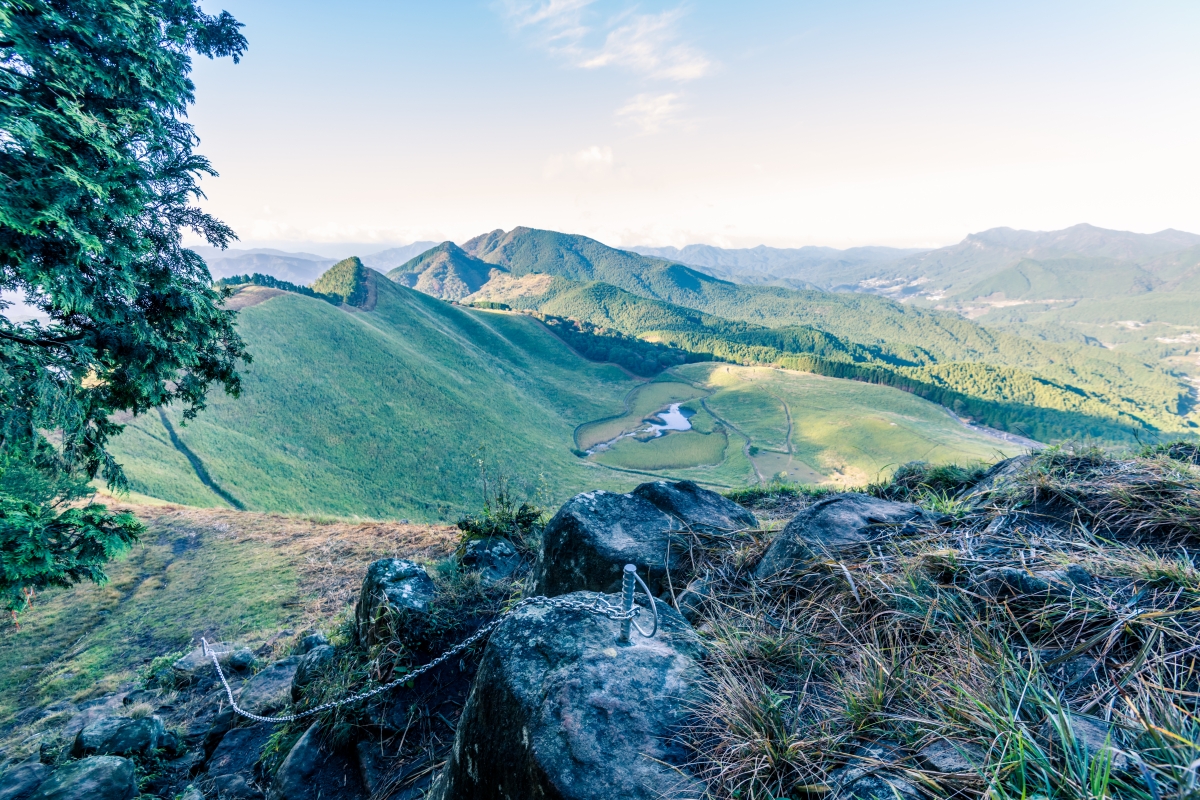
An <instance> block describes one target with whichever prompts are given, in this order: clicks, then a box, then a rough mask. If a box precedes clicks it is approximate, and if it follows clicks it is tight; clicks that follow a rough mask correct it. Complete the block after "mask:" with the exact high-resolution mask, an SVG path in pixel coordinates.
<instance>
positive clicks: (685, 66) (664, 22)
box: [579, 8, 712, 81]
mask: <svg viewBox="0 0 1200 800" xmlns="http://www.w3.org/2000/svg"><path fill="white" fill-rule="evenodd" d="M682 16H683V9H682V8H676V9H674V10H672V11H664V12H662V13H661V14H631V15H629V16H628V18H627V19H628V21H627V22H625V24H623V25H619V26H617V27H615V28H613V29H612V30H610V31H609V32H608V35H607V36H606V37H605V39H604V46H603V47H602V48H600V50H599V51H598V52H596V53H595V54H593V55H591V56H589V57H587V58H586V59H585V60H583V61H582V62H580V63H579V66H581V67H583V68H584V69H596V68H598V67H607V66H619V67H625V68H627V69H629V70H632V71H633V72H636V73H639V74H641V75H646V76H649V77H651V78H664V79H668V80H674V81H691V80H695V79H696V78H702V77H704V76H705V75H707V74H708V72H709V71H710V70H711V69H712V62H711V61H709V60H708V59H707V58H705V57H704V54H703V53H700V52H699V51H698V50H696V49H694V48H692V47H690V46H689V45H686V44H683V43H681V42H679V41H678V38H679V31H678V22H679V20H680V18H681V17H682Z"/></svg>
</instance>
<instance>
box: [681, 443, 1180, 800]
mask: <svg viewBox="0 0 1200 800" xmlns="http://www.w3.org/2000/svg"><path fill="white" fill-rule="evenodd" d="M1198 509H1200V472H1198V471H1196V470H1195V469H1194V468H1192V467H1190V466H1188V465H1186V464H1184V463H1181V462H1180V461H1177V460H1169V459H1164V458H1148V459H1147V458H1139V459H1125V460H1113V459H1109V458H1107V457H1105V456H1104V455H1103V454H1102V453H1098V452H1096V451H1084V452H1068V451H1050V452H1047V453H1043V454H1041V455H1040V456H1039V457H1038V458H1037V459H1036V460H1035V463H1034V465H1033V467H1032V468H1031V469H1029V470H1028V471H1027V472H1026V473H1025V474H1023V475H1022V476H1021V477H1020V478H1019V480H1018V482H1017V483H1016V484H1014V485H1013V486H1012V487H1010V489H1009V490H1008V491H1007V492H1005V493H1004V494H1003V495H1001V496H1000V497H999V498H998V499H997V500H996V501H995V503H994V505H992V506H991V507H989V508H982V509H975V510H971V511H964V512H962V513H960V514H959V515H957V516H952V515H947V516H943V517H941V518H939V520H938V521H937V522H929V523H926V524H924V525H923V526H920V529H919V531H918V532H917V533H912V534H905V535H903V536H896V537H893V538H891V539H890V540H887V541H885V542H883V543H882V544H875V545H874V546H866V547H863V548H861V549H859V550H857V551H852V552H839V553H838V554H836V556H834V557H830V558H826V559H818V560H814V561H811V562H809V563H806V564H803V565H801V566H800V567H798V568H796V569H793V570H791V571H789V572H787V573H785V574H780V575H776V576H773V577H772V578H771V579H769V580H765V581H756V580H753V579H752V577H751V574H752V568H753V566H754V565H755V564H756V563H757V560H758V557H759V555H760V554H761V553H762V551H763V550H764V549H765V547H766V544H767V539H768V538H769V534H764V533H755V532H750V533H748V534H743V535H742V536H741V537H740V538H739V539H736V540H735V539H730V540H728V541H726V542H724V543H723V545H722V544H719V543H714V542H708V543H705V546H704V547H701V546H699V544H700V543H698V542H693V543H692V547H691V551H690V552H692V553H693V557H694V559H695V562H696V563H695V567H696V569H697V570H698V571H703V572H706V573H707V574H708V575H709V580H710V586H711V591H710V595H709V599H708V600H707V601H705V603H704V604H703V606H702V613H701V618H700V620H699V621H698V628H699V630H700V631H701V633H702V635H703V636H704V637H705V638H706V639H707V641H708V642H709V644H710V655H709V659H708V670H709V675H710V684H709V686H708V687H707V692H706V697H707V699H706V700H705V702H704V703H702V704H701V706H700V707H698V708H697V709H696V714H695V716H694V726H693V727H692V729H691V730H690V731H689V733H688V735H687V740H688V741H689V743H690V744H691V745H692V746H693V748H694V752H695V754H696V758H695V767H696V769H697V770H698V771H699V772H700V773H701V774H702V775H703V776H704V777H705V778H706V779H707V780H708V783H709V786H710V791H711V794H712V796H713V797H716V798H738V799H739V800H751V799H752V798H753V799H757V800H766V799H767V798H771V799H772V800H776V799H778V798H785V797H788V798H799V797H807V796H823V795H827V793H828V792H829V791H831V790H836V788H837V787H836V786H835V785H833V784H831V782H830V775H831V773H832V772H833V771H834V770H836V769H837V768H838V767H839V766H841V765H843V764H846V763H848V762H852V761H853V760H854V756H853V753H854V751H855V750H856V749H857V748H858V747H859V746H861V745H862V744H863V743H866V742H880V741H882V742H887V743H890V744H892V745H894V746H896V747H897V748H898V750H899V751H900V753H902V755H901V756H899V757H898V758H896V759H894V760H890V761H889V762H888V763H887V764H886V765H885V766H886V769H888V770H890V771H891V772H892V773H893V774H895V775H896V776H897V777H899V778H901V779H903V780H906V781H907V782H908V783H909V784H911V785H912V786H913V787H919V788H920V790H921V791H923V792H924V793H926V794H929V795H932V796H955V795H958V796H970V797H978V796H987V797H989V798H1009V797H1035V796H1039V795H1040V796H1044V797H1069V798H1074V797H1080V798H1082V797H1087V798H1099V797H1140V798H1148V799H1151V798H1152V799H1153V800H1158V798H1164V797H1169V796H1177V797H1191V796H1200V788H1198V787H1200V780H1197V777H1196V773H1197V763H1198V762H1197V758H1198V757H1200V713H1198V712H1200V707H1198V700H1200V660H1198V655H1200V570H1197V568H1196V565H1195V564H1194V562H1193V556H1192V552H1193V551H1192V549H1191V548H1192V547H1194V546H1195V544H1196V539H1197V536H1200V515H1198V514H1197V510H1198ZM1076 715H1086V716H1088V717H1094V718H1098V719H1100V720H1103V721H1105V722H1104V723H1102V724H1110V723H1111V724H1112V725H1113V726H1114V727H1113V728H1112V730H1113V731H1114V735H1115V736H1116V737H1117V738H1118V741H1115V742H1113V744H1114V746H1115V747H1116V748H1117V750H1119V751H1120V752H1117V750H1112V749H1108V750H1105V749H1104V748H1102V747H1086V746H1084V745H1083V744H1082V742H1083V741H1084V736H1083V730H1084V727H1083V726H1085V725H1086V722H1084V721H1081V720H1080V716H1076ZM935 741H948V742H951V743H953V744H954V745H955V746H956V747H957V748H959V749H961V750H962V751H963V752H964V753H966V754H968V755H969V756H970V758H969V759H968V761H969V762H970V763H969V764H968V765H964V766H962V768H961V769H957V770H956V771H955V772H953V773H950V774H947V773H943V772H940V771H938V769H936V768H935V766H934V765H933V764H932V763H931V762H930V761H929V760H927V759H924V758H922V757H921V756H920V755H919V754H920V753H921V751H922V750H923V748H925V747H926V746H928V745H930V744H932V743H934V742H935ZM1127 754H1132V755H1127ZM1139 761H1140V764H1139Z"/></svg>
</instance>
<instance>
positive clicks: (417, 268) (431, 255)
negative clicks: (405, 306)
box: [387, 242, 503, 300]
mask: <svg viewBox="0 0 1200 800" xmlns="http://www.w3.org/2000/svg"><path fill="white" fill-rule="evenodd" d="M493 269H497V267H495V266H494V265H492V264H488V263H486V262H484V261H481V260H479V259H477V258H475V257H473V256H471V255H469V254H468V253H466V252H464V251H463V249H462V248H460V247H459V246H458V245H456V244H454V242H442V243H441V244H439V245H438V246H436V247H434V248H432V249H430V250H426V251H425V252H424V253H421V254H420V255H418V256H417V257H416V258H413V259H411V260H409V261H407V262H405V263H404V264H401V265H400V266H398V267H396V268H395V269H393V270H392V271H390V272H388V273H387V277H389V278H391V279H392V280H393V281H395V282H396V283H399V284H400V285H401V286H406V287H408V288H410V289H416V290H417V291H419V292H424V293H425V294H428V295H431V296H433V297H437V298H440V299H442V300H461V299H463V298H464V297H466V296H467V295H469V294H472V293H474V292H477V291H479V289H480V287H482V286H483V285H484V284H485V283H487V282H488V279H489V277H490V273H491V271H492V270H493ZM502 271H503V270H502Z"/></svg>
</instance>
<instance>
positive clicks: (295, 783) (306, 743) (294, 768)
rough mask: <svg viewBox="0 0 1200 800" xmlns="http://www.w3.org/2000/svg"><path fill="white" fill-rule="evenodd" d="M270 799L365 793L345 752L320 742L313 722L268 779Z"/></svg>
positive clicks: (350, 796)
mask: <svg viewBox="0 0 1200 800" xmlns="http://www.w3.org/2000/svg"><path fill="white" fill-rule="evenodd" d="M269 797H270V798H271V800H318V798H330V797H338V798H344V800H354V799H355V798H361V797H365V793H364V792H363V787H362V781H361V779H360V778H359V775H358V770H357V769H355V767H354V765H353V764H352V763H351V762H350V760H349V759H348V758H346V756H345V754H343V753H340V752H337V751H333V750H329V749H328V748H326V747H324V746H322V742H321V729H320V727H319V726H318V724H317V723H313V724H312V725H311V726H310V727H309V729H308V730H307V731H305V732H304V735H303V736H301V737H300V738H299V739H298V740H297V741H296V743H295V744H294V745H292V749H291V750H290V751H289V752H288V755H287V758H285V759H284V760H283V763H282V764H280V765H279V770H278V771H277V772H276V773H275V779H274V780H273V781H272V783H271V792H270V795H269Z"/></svg>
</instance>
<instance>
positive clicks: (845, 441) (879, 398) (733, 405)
mask: <svg viewBox="0 0 1200 800" xmlns="http://www.w3.org/2000/svg"><path fill="white" fill-rule="evenodd" d="M676 371H677V372H678V373H679V374H680V375H683V376H686V377H689V378H691V379H692V380H694V381H695V382H696V383H697V385H700V386H703V387H706V388H707V389H709V390H711V391H712V392H713V393H712V394H711V395H710V396H709V397H708V398H707V399H706V400H705V405H706V406H707V408H708V409H710V410H711V411H712V413H713V414H715V415H716V416H717V417H718V419H720V420H724V421H725V422H727V423H729V424H730V425H732V426H734V427H735V428H736V430H737V431H740V432H741V433H742V434H744V435H745V436H747V437H749V439H750V443H751V445H752V446H754V447H756V448H757V449H758V452H757V453H755V454H754V455H753V457H752V458H753V461H754V463H755V466H757V467H758V469H759V472H760V473H762V475H763V477H764V478H768V479H769V478H772V477H775V476H776V475H777V474H778V473H780V472H786V473H787V475H786V476H784V477H787V478H788V479H790V480H800V481H804V482H822V483H833V484H840V485H861V484H862V483H865V482H867V481H870V480H876V479H877V478H878V477H879V476H881V475H883V474H886V473H889V472H890V471H891V470H892V469H894V468H895V467H897V466H899V465H900V464H902V463H905V462H907V461H912V460H923V461H929V462H931V463H953V462H957V463H969V462H974V461H993V460H995V459H997V458H999V457H1003V456H1007V455H1013V454H1015V453H1016V452H1017V451H1018V450H1019V448H1017V447H1015V446H1013V445H1010V444H1007V443H1004V442H1000V441H998V440H996V439H993V438H992V437H989V436H985V435H983V434H981V433H978V432H976V431H973V430H970V429H968V428H966V427H964V426H962V425H960V424H959V423H958V422H956V421H955V420H953V419H952V418H951V417H950V415H948V414H947V413H946V412H945V411H944V410H943V409H941V408H939V407H938V406H936V405H934V404H932V403H929V402H926V401H924V400H921V399H920V398H917V397H913V396H912V395H910V394H907V393H905V392H901V391H899V390H897V389H890V388H887V387H883V386H875V385H872V384H865V383H857V382H849V383H847V382H845V381H839V380H836V379H834V378H824V377H821V376H819V375H809V374H805V373H796V372H788V371H785V370H774V369H765V368H753V367H737V366H731V365H724V364H720V365H718V364H689V365H687V366H684V367H679V368H677V370H676ZM789 417H790V421H791V436H790V439H789V437H788V430H789V429H788V420H789Z"/></svg>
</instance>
